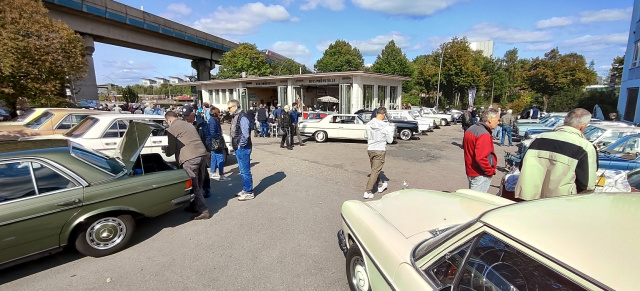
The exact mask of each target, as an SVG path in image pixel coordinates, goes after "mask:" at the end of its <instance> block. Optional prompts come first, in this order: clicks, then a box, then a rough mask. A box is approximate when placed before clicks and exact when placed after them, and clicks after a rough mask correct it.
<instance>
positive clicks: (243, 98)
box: [236, 88, 249, 112]
mask: <svg viewBox="0 0 640 291" xmlns="http://www.w3.org/2000/svg"><path fill="white" fill-rule="evenodd" d="M236 90H237V91H238V92H237V94H238V99H239V100H238V101H240V107H241V108H242V109H243V110H244V111H245V112H247V110H249V96H248V95H247V88H238V89H236Z"/></svg>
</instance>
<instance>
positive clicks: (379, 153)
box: [364, 107, 393, 199]
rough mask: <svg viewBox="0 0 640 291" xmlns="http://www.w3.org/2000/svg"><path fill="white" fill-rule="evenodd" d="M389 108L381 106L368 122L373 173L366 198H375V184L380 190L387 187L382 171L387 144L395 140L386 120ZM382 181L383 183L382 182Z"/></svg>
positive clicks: (369, 151)
mask: <svg viewBox="0 0 640 291" xmlns="http://www.w3.org/2000/svg"><path fill="white" fill-rule="evenodd" d="M386 115H387V109H386V108H384V107H379V108H378V109H377V112H376V118H374V119H371V121H369V123H367V127H368V129H367V139H368V140H367V144H368V145H367V153H368V154H369V162H370V163H371V175H370V176H369V180H368V181H367V186H366V187H367V188H366V189H365V192H364V198H365V199H371V198H373V186H374V185H379V186H378V192H382V191H384V190H385V189H387V186H388V185H387V182H386V181H382V180H381V179H380V172H381V171H382V166H383V165H384V159H385V156H386V150H387V144H388V143H392V142H393V127H392V126H390V125H389V122H386V121H385V117H386ZM380 182H382V184H380Z"/></svg>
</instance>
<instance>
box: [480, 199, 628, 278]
mask: <svg viewBox="0 0 640 291" xmlns="http://www.w3.org/2000/svg"><path fill="white" fill-rule="evenodd" d="M638 209H640V195H638V194H630V193H619V194H608V193H607V194H604V193H597V194H589V195H570V196H562V197H556V198H549V199H540V200H534V201H529V202H522V203H518V204H514V205H511V206H507V207H502V208H498V209H494V210H491V211H489V212H487V213H485V214H484V215H483V216H482V217H481V218H480V220H481V221H482V222H484V223H486V224H489V225H491V226H492V227H493V228H495V229H498V230H500V231H501V232H504V233H505V234H507V235H508V236H510V237H513V238H515V239H517V240H520V241H522V242H523V243H524V244H526V245H528V246H530V247H532V248H534V249H537V250H538V251H539V252H541V253H543V254H545V255H546V256H548V257H550V258H552V259H555V260H557V261H559V262H561V263H563V264H566V265H568V266H570V267H571V268H573V269H575V270H578V271H579V272H582V273H584V274H586V275H587V276H589V277H591V278H593V279H595V280H597V281H599V282H601V283H604V284H605V285H607V286H609V287H611V288H613V289H616V290H633V289H635V288H636V287H635V286H634V285H631V284H635V280H631V279H630V278H634V277H635V276H636V270H637V263H638V261H640V251H638V250H637V249H638V242H640V211H638ZM621 278H629V279H625V280H621Z"/></svg>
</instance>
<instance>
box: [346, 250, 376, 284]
mask: <svg viewBox="0 0 640 291" xmlns="http://www.w3.org/2000/svg"><path fill="white" fill-rule="evenodd" d="M347 280H348V282H349V288H350V289H351V291H369V290H371V285H370V284H369V283H370V282H369V275H368V274H367V266H366V265H365V263H364V258H363V257H362V253H361V252H360V249H359V248H358V245H356V244H355V243H354V244H352V245H351V247H349V250H348V251H347Z"/></svg>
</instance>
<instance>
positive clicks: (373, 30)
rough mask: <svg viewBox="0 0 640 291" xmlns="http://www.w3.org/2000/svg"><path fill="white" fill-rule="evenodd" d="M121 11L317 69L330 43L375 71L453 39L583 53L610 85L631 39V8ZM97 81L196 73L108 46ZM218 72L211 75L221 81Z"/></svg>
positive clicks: (503, 1)
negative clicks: (392, 55)
mask: <svg viewBox="0 0 640 291" xmlns="http://www.w3.org/2000/svg"><path fill="white" fill-rule="evenodd" d="M118 2H121V3H123V4H126V5H129V6H132V7H135V8H138V9H140V8H141V7H143V10H144V11H146V12H149V13H151V14H155V15H158V16H161V17H165V18H168V19H170V20H173V21H176V22H178V23H181V24H184V25H187V26H190V27H193V28H195V29H198V30H202V31H204V32H207V33H210V34H213V35H215V36H218V37H221V38H224V39H227V40H230V41H233V42H247V43H252V44H255V45H257V47H258V49H260V50H263V49H269V50H272V51H274V52H277V53H279V54H281V55H284V56H286V57H289V58H292V59H294V60H296V61H297V62H300V63H302V64H305V65H306V66H307V67H308V68H310V69H313V65H314V64H315V62H316V61H317V60H318V59H319V58H321V57H322V55H323V52H324V51H325V50H326V49H327V47H328V46H329V44H331V43H333V42H335V41H336V40H346V41H348V42H349V43H350V44H351V45H353V46H355V47H357V48H358V49H359V50H360V52H361V53H362V55H363V57H364V60H365V64H366V65H370V64H373V62H375V60H376V56H378V55H379V54H380V53H381V51H382V49H383V48H384V46H385V45H386V44H387V43H388V42H389V41H390V40H392V39H393V40H394V41H395V43H396V45H397V46H399V47H400V48H401V49H402V51H403V52H404V53H405V54H406V56H407V58H408V59H409V60H413V59H414V58H415V57H416V56H419V55H423V54H429V53H431V52H432V51H434V50H436V49H437V48H438V46H439V45H440V44H441V43H444V42H446V41H448V40H449V39H451V38H452V37H456V36H457V37H463V36H466V37H467V38H468V39H469V41H485V40H493V41H494V57H502V56H504V53H505V52H506V51H507V50H509V49H512V48H517V49H518V53H519V56H520V58H535V57H543V56H544V53H545V52H547V51H549V50H550V49H552V48H555V47H557V48H558V49H559V50H560V52H561V53H563V54H565V53H570V52H576V53H579V54H582V55H584V56H585V58H586V60H587V62H590V61H591V60H593V61H594V62H595V68H596V71H597V72H598V74H599V75H600V76H603V77H604V76H606V75H607V72H608V70H609V68H610V67H611V62H612V61H613V58H614V57H616V56H623V55H624V53H625V50H626V43H627V40H628V37H629V27H630V25H631V13H632V6H633V1H631V0H624V1H620V0H609V1H601V0H599V1H594V0H580V1H567V0H516V1H514V0H274V1H263V2H250V1H243V0H234V1H231V0H222V1H211V0H183V1H172V0H122V1H118ZM95 47H96V50H95V52H94V54H93V57H94V65H95V70H96V79H97V81H98V83H99V84H101V83H115V84H118V85H129V84H140V83H141V78H155V77H168V76H184V75H192V74H195V71H194V70H193V69H192V68H191V61H190V60H186V59H180V58H175V57H169V56H164V55H159V54H154V53H149V52H144V51H137V50H133V49H127V48H122V47H117V46H112V45H107V44H102V43H96V44H95ZM216 71H217V70H214V71H213V73H215V72H216Z"/></svg>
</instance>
